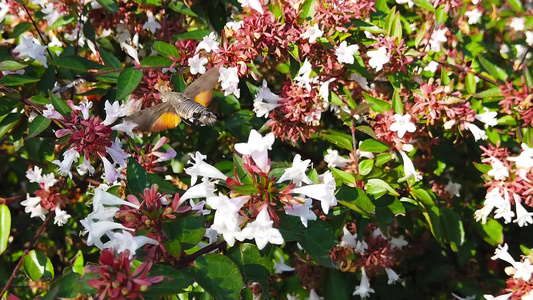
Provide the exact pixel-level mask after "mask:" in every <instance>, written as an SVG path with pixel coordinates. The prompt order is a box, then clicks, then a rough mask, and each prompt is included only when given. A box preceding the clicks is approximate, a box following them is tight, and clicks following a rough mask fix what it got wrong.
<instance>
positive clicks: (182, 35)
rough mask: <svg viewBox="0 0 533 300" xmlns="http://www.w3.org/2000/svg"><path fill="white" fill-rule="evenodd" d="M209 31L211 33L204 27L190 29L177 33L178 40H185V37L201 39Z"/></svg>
mask: <svg viewBox="0 0 533 300" xmlns="http://www.w3.org/2000/svg"><path fill="white" fill-rule="evenodd" d="M209 33H211V31H209V30H206V29H198V30H192V31H189V32H185V33H180V34H178V40H180V41H183V40H187V39H191V40H201V39H203V38H204V36H207V35H209Z"/></svg>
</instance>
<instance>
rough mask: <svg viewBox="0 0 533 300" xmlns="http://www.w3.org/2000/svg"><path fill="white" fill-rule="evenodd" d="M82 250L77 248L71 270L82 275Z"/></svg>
mask: <svg viewBox="0 0 533 300" xmlns="http://www.w3.org/2000/svg"><path fill="white" fill-rule="evenodd" d="M83 266H84V261H83V252H82V251H81V250H78V253H77V254H76V259H75V260H74V264H73V265H72V271H74V272H76V273H78V274H80V275H83Z"/></svg>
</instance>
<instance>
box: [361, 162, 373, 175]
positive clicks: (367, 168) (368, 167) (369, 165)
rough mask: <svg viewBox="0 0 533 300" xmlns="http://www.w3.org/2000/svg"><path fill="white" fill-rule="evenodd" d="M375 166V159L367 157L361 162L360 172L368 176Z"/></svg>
mask: <svg viewBox="0 0 533 300" xmlns="http://www.w3.org/2000/svg"><path fill="white" fill-rule="evenodd" d="M373 168H374V160H373V159H365V160H363V161H361V162H360V163H359V174H361V175H363V176H366V175H368V174H370V172H371V171H372V169H373Z"/></svg>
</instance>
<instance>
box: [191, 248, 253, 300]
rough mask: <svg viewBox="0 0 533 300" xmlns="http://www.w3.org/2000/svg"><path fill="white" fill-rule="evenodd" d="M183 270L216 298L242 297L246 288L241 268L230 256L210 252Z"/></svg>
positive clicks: (231, 298) (230, 298) (230, 299)
mask: <svg viewBox="0 0 533 300" xmlns="http://www.w3.org/2000/svg"><path fill="white" fill-rule="evenodd" d="M183 272H184V273H185V274H187V275H189V276H191V277H192V278H194V280H195V281H196V282H198V284H199V285H200V286H201V287H202V288H204V289H205V290H206V291H207V292H209V294H210V295H211V296H212V297H213V298H215V299H221V300H224V299H228V300H233V299H240V296H239V295H240V291H241V289H242V288H244V282H243V280H242V276H241V273H240V271H239V268H238V267H237V265H235V263H233V262H232V261H231V259H229V258H228V257H226V256H224V255H221V254H215V253H210V254H206V255H204V256H201V257H199V258H197V259H196V260H195V261H194V264H193V265H192V266H190V267H188V268H186V269H183Z"/></svg>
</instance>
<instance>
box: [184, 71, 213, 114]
mask: <svg viewBox="0 0 533 300" xmlns="http://www.w3.org/2000/svg"><path fill="white" fill-rule="evenodd" d="M218 70H219V67H218V66H216V67H213V68H211V69H209V70H208V71H207V72H205V73H204V74H203V75H202V76H200V77H199V78H198V79H196V80H195V81H194V82H193V83H191V85H189V86H188V87H187V88H186V89H185V91H183V93H184V94H185V95H187V97H189V98H191V99H194V101H196V102H198V103H200V104H201V105H203V106H207V105H209V103H211V100H213V89H214V88H215V85H216V84H217V82H218V77H219V72H218Z"/></svg>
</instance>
